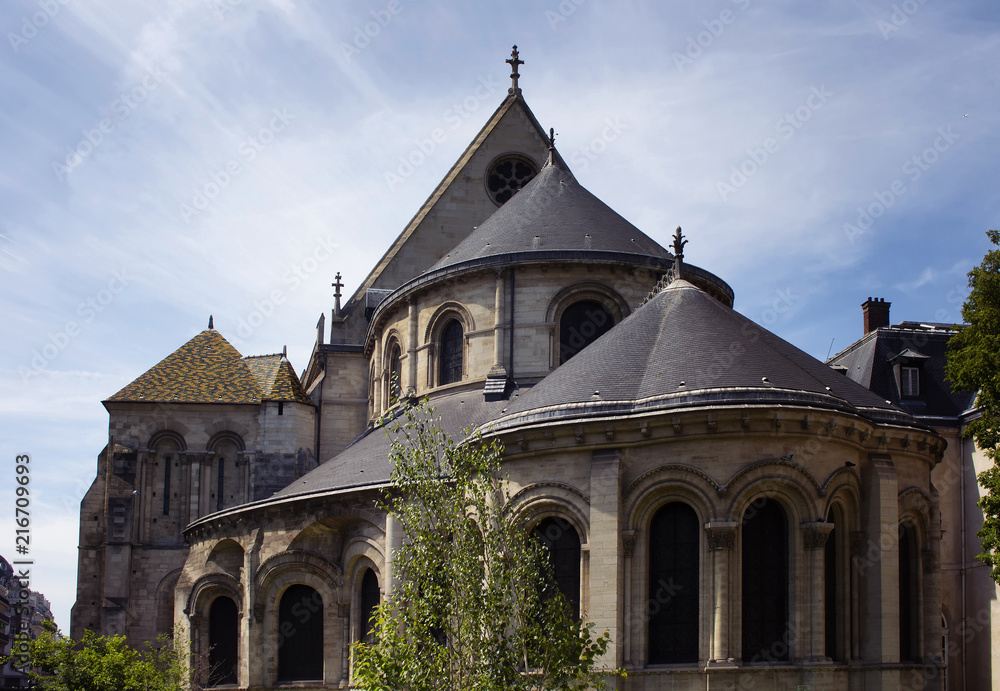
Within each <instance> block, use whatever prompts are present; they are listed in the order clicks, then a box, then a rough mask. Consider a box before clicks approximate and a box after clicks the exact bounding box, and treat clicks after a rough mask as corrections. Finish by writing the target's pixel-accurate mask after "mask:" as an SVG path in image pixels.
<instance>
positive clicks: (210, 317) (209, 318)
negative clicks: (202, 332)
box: [208, 314, 215, 329]
mask: <svg viewBox="0 0 1000 691" xmlns="http://www.w3.org/2000/svg"><path fill="white" fill-rule="evenodd" d="M208 328H210V329H214V328H215V322H214V321H213V320H212V315H211V314H210V315H208Z"/></svg>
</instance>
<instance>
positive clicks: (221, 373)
mask: <svg viewBox="0 0 1000 691" xmlns="http://www.w3.org/2000/svg"><path fill="white" fill-rule="evenodd" d="M260 400H261V390H260V388H259V387H258V384H257V381H256V380H255V379H254V376H253V374H251V372H250V368H249V367H247V365H246V363H245V362H244V361H243V356H242V355H240V353H239V351H238V350H236V348H234V347H233V346H232V345H230V343H229V341H227V340H226V339H225V338H223V337H222V334H220V333H219V332H218V331H216V330H215V329H206V330H205V331H202V332H201V333H200V334H198V335H197V336H195V337H194V338H192V339H191V340H190V341H188V342H187V343H185V344H184V345H182V346H181V347H180V348H178V349H177V350H175V351H174V352H173V353H171V354H170V355H168V356H167V357H165V358H164V359H163V360H161V361H160V362H159V363H157V364H156V365H153V367H151V368H150V369H149V370H148V371H147V372H146V373H145V374H143V375H141V376H140V377H139V378H138V379H136V380H135V381H133V382H132V383H131V384H129V385H128V386H126V387H125V388H124V389H122V390H121V391H119V392H118V393H116V394H115V395H114V396H111V397H110V398H109V399H107V401H106V402H125V401H128V402H144V403H150V402H152V403H260Z"/></svg>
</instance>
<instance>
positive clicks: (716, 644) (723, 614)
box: [705, 521, 739, 667]
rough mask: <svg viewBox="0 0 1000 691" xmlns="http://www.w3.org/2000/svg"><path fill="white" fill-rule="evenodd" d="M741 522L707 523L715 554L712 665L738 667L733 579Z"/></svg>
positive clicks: (710, 660) (709, 545)
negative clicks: (734, 550) (734, 632)
mask: <svg viewBox="0 0 1000 691" xmlns="http://www.w3.org/2000/svg"><path fill="white" fill-rule="evenodd" d="M738 525H739V524H738V523H736V522H735V521H711V522H709V523H706V524H705V533H706V536H707V538H708V550H709V554H710V555H711V558H712V650H711V652H710V654H709V656H708V664H709V666H710V667H735V664H734V661H733V658H734V655H733V648H732V636H731V633H732V627H733V597H732V593H731V583H730V581H731V580H732V564H731V562H732V558H733V548H734V547H735V546H736V528H737V526H738Z"/></svg>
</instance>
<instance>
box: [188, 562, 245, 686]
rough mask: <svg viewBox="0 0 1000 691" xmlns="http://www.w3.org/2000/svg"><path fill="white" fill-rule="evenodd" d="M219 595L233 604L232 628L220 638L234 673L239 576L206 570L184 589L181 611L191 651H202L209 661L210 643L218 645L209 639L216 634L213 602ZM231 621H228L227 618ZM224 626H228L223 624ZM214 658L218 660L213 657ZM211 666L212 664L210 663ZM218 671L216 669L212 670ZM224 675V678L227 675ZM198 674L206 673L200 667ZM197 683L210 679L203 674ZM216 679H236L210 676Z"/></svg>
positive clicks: (236, 667)
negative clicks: (187, 590) (184, 600)
mask: <svg viewBox="0 0 1000 691" xmlns="http://www.w3.org/2000/svg"><path fill="white" fill-rule="evenodd" d="M219 598H228V599H230V600H232V602H233V604H234V605H235V609H236V611H235V631H232V630H230V631H227V632H225V633H224V634H223V636H224V638H225V640H224V641H222V648H223V649H224V650H225V651H226V653H227V654H226V657H227V658H228V657H229V653H231V654H232V657H233V659H232V660H231V661H230V662H231V664H232V675H233V677H234V678H235V676H236V675H237V674H238V670H239V650H240V643H239V640H240V633H239V632H240V628H241V627H240V620H241V619H242V613H243V603H244V598H243V586H242V584H241V583H240V580H239V579H238V578H237V577H235V576H232V575H230V574H228V573H220V572H216V573H210V574H207V575H205V576H202V577H201V578H199V579H198V580H197V581H195V582H194V585H193V586H192V587H191V590H190V591H189V593H188V597H187V600H186V602H185V603H184V605H185V606H184V613H185V614H186V615H187V618H188V629H189V632H190V633H189V636H190V641H191V649H192V652H193V653H195V654H196V655H205V656H207V658H208V659H209V660H210V661H212V657H213V652H212V649H213V646H217V645H219V643H220V641H217V640H215V641H214V640H213V636H215V637H219V635H220V631H219V628H218V624H219V622H218V621H216V620H214V619H213V605H214V604H215V602H216V600H218V599H219ZM215 614H216V617H215V618H216V619H217V618H218V612H216V613H215ZM230 624H232V622H230ZM227 628H228V627H227ZM216 662H218V660H216ZM213 667H214V666H213ZM216 671H218V670H216ZM228 671H229V670H227V674H226V675H225V676H226V678H227V679H228V678H229V677H230V675H229V674H228ZM198 673H199V674H201V675H206V674H208V671H207V670H200V671H199V672H198ZM199 681H200V682H201V683H206V682H208V683H211V682H212V681H213V679H211V678H205V677H204V676H203V677H202V678H201V679H200V680H199ZM214 681H215V682H216V683H236V682H235V681H232V682H221V681H220V680H219V679H214Z"/></svg>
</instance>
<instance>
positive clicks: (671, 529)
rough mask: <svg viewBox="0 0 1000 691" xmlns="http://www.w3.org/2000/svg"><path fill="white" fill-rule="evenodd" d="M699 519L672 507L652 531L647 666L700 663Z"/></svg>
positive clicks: (687, 509)
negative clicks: (648, 663)
mask: <svg viewBox="0 0 1000 691" xmlns="http://www.w3.org/2000/svg"><path fill="white" fill-rule="evenodd" d="M699 535H700V530H699V521H698V515H697V514H696V513H695V512H694V509H692V508H691V507H690V506H688V505H687V504H683V503H681V502H671V503H669V504H667V505H666V506H664V507H663V508H661V509H660V510H659V511H657V512H656V515H655V516H653V520H652V523H651V524H650V526H649V600H648V601H647V602H648V605H647V608H646V611H647V612H649V662H650V663H651V664H671V663H682V662H697V661H698V561H699V560H698V556H699V551H700V548H699Z"/></svg>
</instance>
